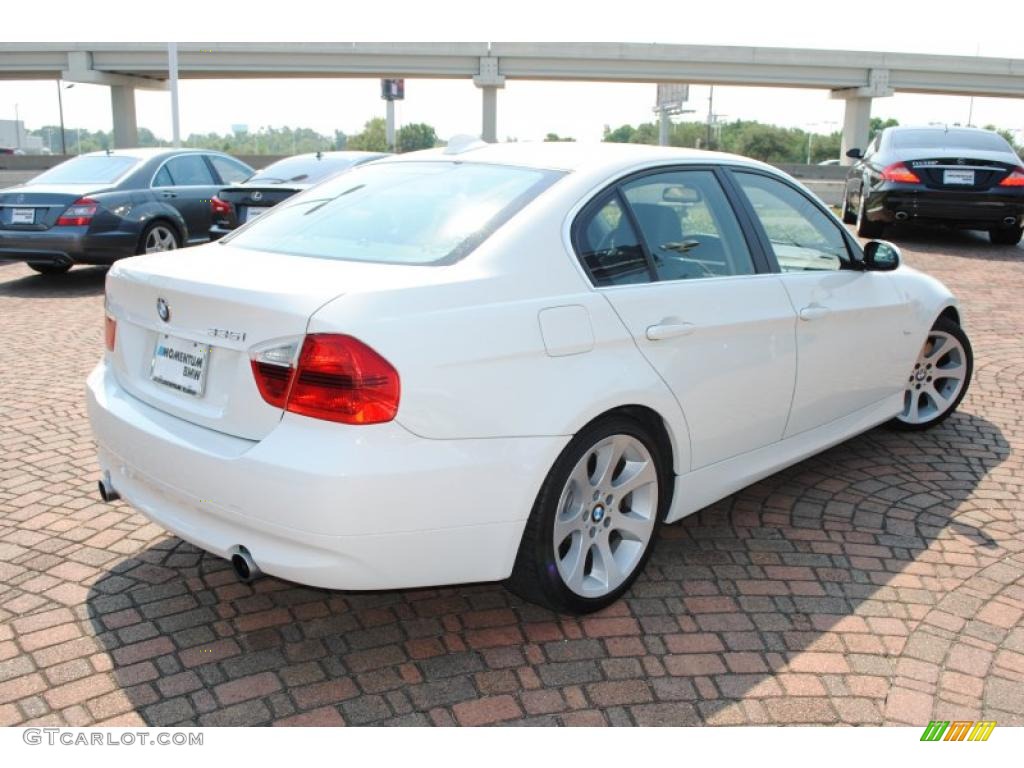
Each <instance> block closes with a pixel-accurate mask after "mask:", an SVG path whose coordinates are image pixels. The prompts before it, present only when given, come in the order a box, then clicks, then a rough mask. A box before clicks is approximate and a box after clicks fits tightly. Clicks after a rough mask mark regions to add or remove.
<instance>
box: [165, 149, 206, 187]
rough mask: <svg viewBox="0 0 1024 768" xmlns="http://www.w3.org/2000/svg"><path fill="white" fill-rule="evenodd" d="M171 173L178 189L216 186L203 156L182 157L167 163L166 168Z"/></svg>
mask: <svg viewBox="0 0 1024 768" xmlns="http://www.w3.org/2000/svg"><path fill="white" fill-rule="evenodd" d="M164 168H166V169H167V170H168V171H170V174H171V178H172V179H173V180H174V186H176V187H203V186H210V185H212V184H216V183H217V182H215V181H214V180H213V174H211V173H210V169H209V167H208V166H207V165H206V161H205V160H203V157H202V155H181V156H180V157H175V158H172V159H171V160H168V161H167V165H165V166H164Z"/></svg>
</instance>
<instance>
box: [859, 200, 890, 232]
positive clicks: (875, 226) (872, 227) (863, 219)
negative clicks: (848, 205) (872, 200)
mask: <svg viewBox="0 0 1024 768" xmlns="http://www.w3.org/2000/svg"><path fill="white" fill-rule="evenodd" d="M856 223H857V237H863V238H865V239H867V240H875V239H877V238H879V237H881V236H882V233H883V232H884V231H885V225H884V224H882V223H881V222H879V221H869V220H868V215H867V212H866V211H865V210H864V193H863V192H862V193H861V197H860V206H859V207H858V208H857V219H856Z"/></svg>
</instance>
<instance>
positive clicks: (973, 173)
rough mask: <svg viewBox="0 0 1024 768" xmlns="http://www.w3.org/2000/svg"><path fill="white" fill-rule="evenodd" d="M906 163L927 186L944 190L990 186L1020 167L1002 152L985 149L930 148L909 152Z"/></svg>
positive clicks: (973, 189)
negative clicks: (962, 150)
mask: <svg viewBox="0 0 1024 768" xmlns="http://www.w3.org/2000/svg"><path fill="white" fill-rule="evenodd" d="M905 163H906V166H907V167H908V168H909V169H910V170H912V171H913V172H914V173H916V174H917V176H918V178H919V179H921V182H922V183H923V184H924V185H925V186H927V187H929V188H931V189H944V190H969V191H980V190H986V189H991V188H992V187H994V186H996V185H998V184H999V182H1001V181H1002V180H1003V179H1005V178H1006V177H1007V176H1009V175H1010V174H1011V173H1012V172H1013V171H1014V170H1016V168H1017V166H1016V165H1013V164H1012V163H1009V162H1007V161H1006V156H1005V155H1004V154H1003V153H1000V152H986V151H982V150H969V151H966V152H957V151H956V150H943V149H931V150H926V151H922V152H920V153H914V154H912V155H910V156H909V159H908V160H906V161H905Z"/></svg>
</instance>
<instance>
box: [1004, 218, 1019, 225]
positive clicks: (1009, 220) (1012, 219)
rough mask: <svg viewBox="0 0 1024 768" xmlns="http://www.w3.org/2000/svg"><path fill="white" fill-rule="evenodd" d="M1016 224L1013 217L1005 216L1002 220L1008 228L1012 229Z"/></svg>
mask: <svg viewBox="0 0 1024 768" xmlns="http://www.w3.org/2000/svg"><path fill="white" fill-rule="evenodd" d="M1016 223H1017V219H1015V218H1014V217H1013V216H1007V217H1006V218H1005V219H1003V224H1005V225H1006V226H1008V227H1012V226H1013V225H1014V224H1016Z"/></svg>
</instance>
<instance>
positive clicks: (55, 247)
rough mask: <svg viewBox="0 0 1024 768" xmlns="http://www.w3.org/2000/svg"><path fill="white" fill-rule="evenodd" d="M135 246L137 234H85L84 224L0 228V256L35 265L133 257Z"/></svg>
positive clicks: (102, 261)
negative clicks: (40, 227) (35, 229)
mask: <svg viewBox="0 0 1024 768" xmlns="http://www.w3.org/2000/svg"><path fill="white" fill-rule="evenodd" d="M137 245H138V236H137V235H135V234H133V233H131V232H122V231H119V230H113V231H108V232H100V233H89V232H88V231H87V227H55V228H53V229H47V230H42V231H31V230H28V231H26V230H16V231H15V230H3V229H0V258H3V259H13V260H15V261H31V262H34V263H37V264H110V263H112V262H114V261H116V260H117V259H120V258H124V257H126V256H134V255H135V248H136V246H137Z"/></svg>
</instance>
